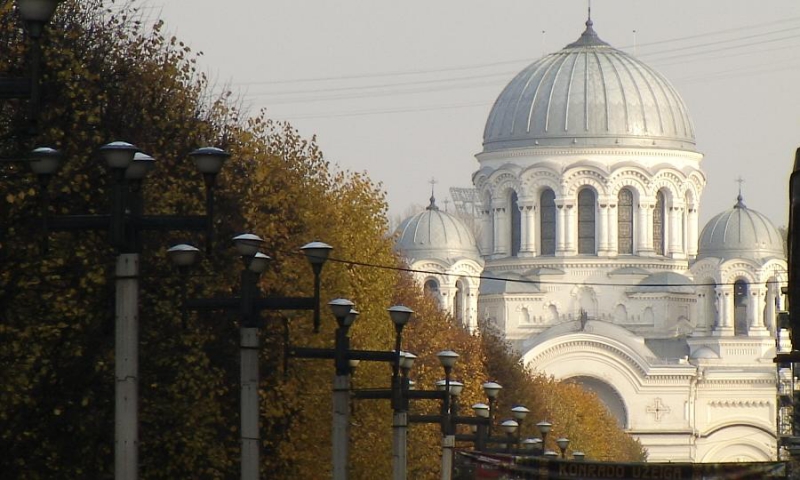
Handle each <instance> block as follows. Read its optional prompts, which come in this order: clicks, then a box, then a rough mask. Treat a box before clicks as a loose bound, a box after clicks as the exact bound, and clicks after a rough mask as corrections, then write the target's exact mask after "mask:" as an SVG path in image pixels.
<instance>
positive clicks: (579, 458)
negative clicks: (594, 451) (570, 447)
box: [572, 452, 586, 462]
mask: <svg viewBox="0 0 800 480" xmlns="http://www.w3.org/2000/svg"><path fill="white" fill-rule="evenodd" d="M572 458H574V459H575V460H577V461H579V462H582V461H583V459H584V458H586V454H585V453H583V452H572Z"/></svg>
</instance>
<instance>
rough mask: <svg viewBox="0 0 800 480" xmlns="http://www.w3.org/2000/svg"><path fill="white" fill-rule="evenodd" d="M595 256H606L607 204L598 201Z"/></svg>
mask: <svg viewBox="0 0 800 480" xmlns="http://www.w3.org/2000/svg"><path fill="white" fill-rule="evenodd" d="M598 206H599V211H598V216H597V233H598V238H597V254H598V255H608V203H607V202H603V201H600V200H599V199H598Z"/></svg>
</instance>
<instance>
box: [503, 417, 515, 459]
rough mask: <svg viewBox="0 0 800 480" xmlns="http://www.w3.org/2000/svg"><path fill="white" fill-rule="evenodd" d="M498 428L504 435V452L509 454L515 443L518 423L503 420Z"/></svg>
mask: <svg viewBox="0 0 800 480" xmlns="http://www.w3.org/2000/svg"><path fill="white" fill-rule="evenodd" d="M500 428H501V429H502V430H503V431H504V432H505V433H506V438H507V439H508V440H507V441H506V451H507V452H509V453H511V450H512V448H513V445H515V444H516V443H517V439H516V437H517V432H518V431H519V423H517V421H516V420H504V421H503V423H501V424H500Z"/></svg>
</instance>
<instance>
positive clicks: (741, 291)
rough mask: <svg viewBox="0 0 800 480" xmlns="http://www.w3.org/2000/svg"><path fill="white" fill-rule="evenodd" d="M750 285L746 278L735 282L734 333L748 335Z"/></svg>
mask: <svg viewBox="0 0 800 480" xmlns="http://www.w3.org/2000/svg"><path fill="white" fill-rule="evenodd" d="M748 290H749V289H748V285H747V282H745V281H744V280H741V279H739V280H736V281H735V282H734V283H733V334H734V335H747V303H748V302H747V300H748V299H747V294H748Z"/></svg>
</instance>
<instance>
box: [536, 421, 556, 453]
mask: <svg viewBox="0 0 800 480" xmlns="http://www.w3.org/2000/svg"><path fill="white" fill-rule="evenodd" d="M536 428H538V429H539V433H540V434H541V435H542V448H543V449H547V434H548V433H550V430H551V429H552V428H553V424H552V423H550V422H548V421H547V420H542V421H541V422H539V423H537V424H536Z"/></svg>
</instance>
